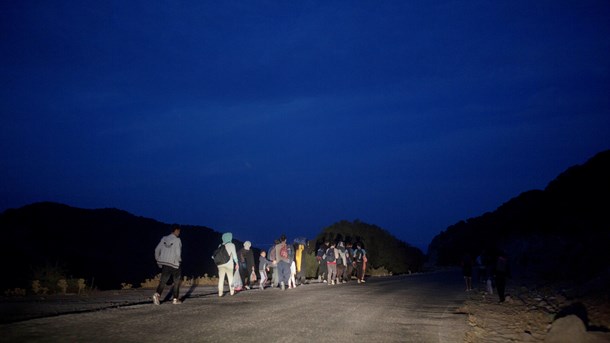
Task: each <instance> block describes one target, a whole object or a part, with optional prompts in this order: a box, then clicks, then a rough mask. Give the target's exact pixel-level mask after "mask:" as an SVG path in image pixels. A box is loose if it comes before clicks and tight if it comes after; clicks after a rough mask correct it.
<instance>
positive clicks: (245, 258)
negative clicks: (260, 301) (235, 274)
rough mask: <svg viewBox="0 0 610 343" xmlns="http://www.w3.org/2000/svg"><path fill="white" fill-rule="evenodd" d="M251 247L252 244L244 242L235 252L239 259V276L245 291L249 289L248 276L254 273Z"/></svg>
mask: <svg viewBox="0 0 610 343" xmlns="http://www.w3.org/2000/svg"><path fill="white" fill-rule="evenodd" d="M251 246H252V243H250V241H245V242H244V247H243V248H241V249H240V250H239V251H238V252H237V256H238V259H239V275H240V277H241V283H242V285H243V287H244V288H245V289H250V286H251V280H250V278H251V277H250V275H252V272H254V253H253V252H252V250H250V247H251Z"/></svg>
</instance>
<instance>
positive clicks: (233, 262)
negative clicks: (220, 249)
mask: <svg viewBox="0 0 610 343" xmlns="http://www.w3.org/2000/svg"><path fill="white" fill-rule="evenodd" d="M232 241H233V234H232V233H230V232H226V233H224V234H223V235H222V244H221V245H224V246H225V249H227V252H228V253H229V261H228V262H227V263H224V264H221V265H218V296H219V297H222V295H223V293H224V284H225V275H226V276H227V280H228V281H229V293H230V294H231V295H233V294H235V288H234V287H233V273H234V271H235V270H237V269H238V268H239V262H238V261H237V252H236V251H235V244H233V242H232Z"/></svg>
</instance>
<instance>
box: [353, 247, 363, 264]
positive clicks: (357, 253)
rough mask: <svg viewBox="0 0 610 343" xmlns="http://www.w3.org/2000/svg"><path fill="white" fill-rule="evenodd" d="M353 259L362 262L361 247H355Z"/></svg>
mask: <svg viewBox="0 0 610 343" xmlns="http://www.w3.org/2000/svg"><path fill="white" fill-rule="evenodd" d="M354 259H355V260H356V262H358V263H360V262H362V249H356V251H355V252H354Z"/></svg>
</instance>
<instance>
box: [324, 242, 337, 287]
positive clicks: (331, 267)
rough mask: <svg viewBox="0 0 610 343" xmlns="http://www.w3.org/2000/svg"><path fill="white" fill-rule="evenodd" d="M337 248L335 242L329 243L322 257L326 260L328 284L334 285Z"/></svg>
mask: <svg viewBox="0 0 610 343" xmlns="http://www.w3.org/2000/svg"><path fill="white" fill-rule="evenodd" d="M338 255H339V254H338V253H337V249H335V243H330V247H329V248H328V249H326V253H325V254H324V259H325V260H326V270H327V271H328V284H329V285H334V284H335V281H336V279H337V258H338Z"/></svg>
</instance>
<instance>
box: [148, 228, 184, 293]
mask: <svg viewBox="0 0 610 343" xmlns="http://www.w3.org/2000/svg"><path fill="white" fill-rule="evenodd" d="M179 236H180V226H177V225H174V226H172V233H171V234H169V235H167V236H165V237H163V238H161V241H160V242H159V244H157V247H156V248H155V260H157V265H158V266H159V268H161V280H159V285H158V286H157V291H156V292H155V294H153V303H154V304H155V305H161V300H160V298H161V293H163V288H165V284H167V281H169V278H170V277H171V278H172V279H173V282H174V286H173V288H172V296H173V298H174V299H173V300H172V303H173V304H174V305H177V304H180V303H182V302H181V301H180V299H179V293H180V279H181V277H182V275H181V270H180V263H181V262H182V258H181V257H180V255H181V253H182V241H181V240H180V238H178V237H179Z"/></svg>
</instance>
